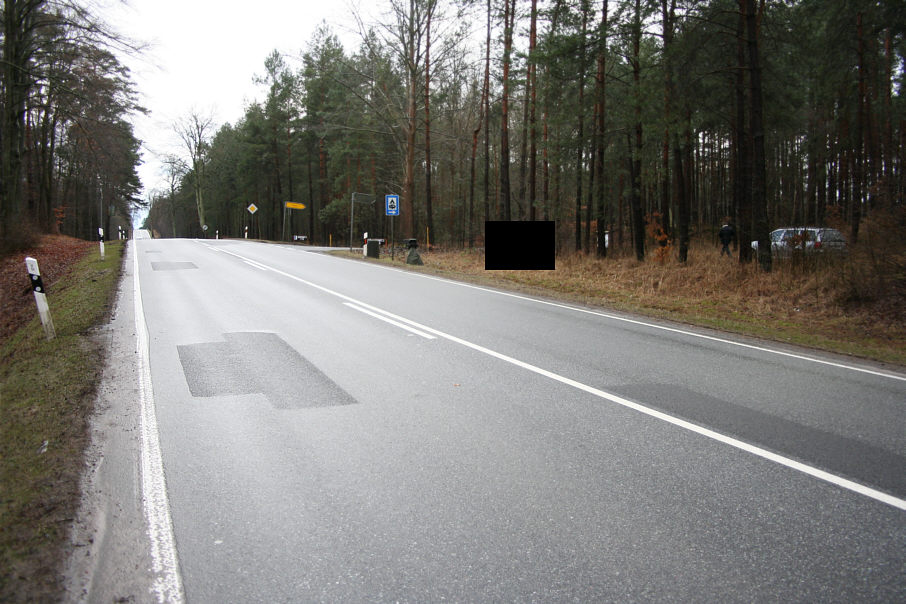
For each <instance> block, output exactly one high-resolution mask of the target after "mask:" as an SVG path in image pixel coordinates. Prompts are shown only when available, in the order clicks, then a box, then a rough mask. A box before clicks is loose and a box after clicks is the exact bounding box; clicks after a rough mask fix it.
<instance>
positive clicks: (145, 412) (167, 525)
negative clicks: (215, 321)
mask: <svg viewBox="0 0 906 604" xmlns="http://www.w3.org/2000/svg"><path fill="white" fill-rule="evenodd" d="M133 256H134V258H135V265H134V269H133V270H134V273H135V274H134V276H133V283H134V288H133V297H134V300H135V331H136V339H137V344H138V364H139V367H138V369H139V378H138V384H139V396H140V398H141V420H142V423H141V437H142V450H141V472H142V504H143V507H144V510H145V519H146V521H147V523H148V537H149V538H150V540H151V562H152V570H153V571H154V573H155V575H156V577H155V578H154V581H153V583H152V586H151V590H152V592H153V593H154V594H155V596H156V597H157V601H158V602H162V603H164V602H167V603H170V602H172V603H175V604H178V603H181V602H184V601H185V595H184V593H183V586H182V580H181V579H180V576H179V558H178V556H177V554H176V542H175V537H174V535H173V521H172V519H171V517H170V504H169V501H168V499H167V483H166V479H165V478H164V463H163V458H162V457H161V451H160V434H159V433H158V430H157V416H156V414H155V411H154V390H153V388H152V384H151V364H150V344H149V338H148V326H147V324H146V323H145V311H144V307H143V305H142V291H141V285H140V283H139V274H138V271H139V267H138V246H137V244H133Z"/></svg>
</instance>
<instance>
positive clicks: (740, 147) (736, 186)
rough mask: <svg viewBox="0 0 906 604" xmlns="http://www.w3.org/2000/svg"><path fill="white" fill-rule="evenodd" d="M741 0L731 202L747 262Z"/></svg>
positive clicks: (741, 7) (749, 253)
mask: <svg viewBox="0 0 906 604" xmlns="http://www.w3.org/2000/svg"><path fill="white" fill-rule="evenodd" d="M744 2H745V0H739V19H738V20H737V26H736V61H737V67H736V89H735V93H736V95H735V98H736V122H735V132H734V134H735V138H734V141H735V148H734V154H733V160H734V162H735V163H734V166H735V170H734V179H733V203H734V205H735V206H736V221H737V228H736V234H737V238H738V240H739V242H740V245H739V262H740V263H741V264H748V263H749V262H751V261H752V248H751V247H750V246H749V245H748V243H749V241H751V240H752V233H753V229H752V185H751V174H752V165H751V163H750V159H749V157H750V153H749V131H748V128H747V127H746V89H745V83H746V82H745V80H746V75H745V74H746V44H745V7H744V5H743V3H744Z"/></svg>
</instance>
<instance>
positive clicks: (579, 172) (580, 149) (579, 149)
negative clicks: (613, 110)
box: [576, 0, 589, 252]
mask: <svg viewBox="0 0 906 604" xmlns="http://www.w3.org/2000/svg"><path fill="white" fill-rule="evenodd" d="M588 10H589V7H588V0H582V37H581V38H580V40H579V43H580V48H579V107H578V114H579V122H578V125H577V127H578V130H579V131H578V136H577V137H576V139H577V140H576V251H577V252H579V251H581V250H582V177H583V176H584V174H583V173H584V172H585V167H584V161H583V159H584V158H583V155H584V152H585V36H586V34H587V33H588Z"/></svg>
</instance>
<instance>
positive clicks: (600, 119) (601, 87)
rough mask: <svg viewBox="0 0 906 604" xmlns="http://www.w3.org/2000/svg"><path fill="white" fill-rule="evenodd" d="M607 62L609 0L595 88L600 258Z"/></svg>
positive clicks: (601, 251)
mask: <svg viewBox="0 0 906 604" xmlns="http://www.w3.org/2000/svg"><path fill="white" fill-rule="evenodd" d="M606 62H607V0H602V2H601V27H600V30H599V32H598V69H597V72H596V75H595V90H596V97H597V103H596V104H595V114H596V116H597V118H596V120H595V124H596V127H597V130H596V132H595V138H596V141H597V145H596V146H597V148H598V153H597V155H596V157H595V187H596V189H595V191H596V199H595V207H596V208H597V210H596V217H597V233H596V239H597V255H598V257H599V258H604V257H605V256H607V225H606V222H605V218H604V214H605V211H604V152H605V147H604V135H605V132H606V131H607V130H606V117H607V112H606V109H607V95H606V92H607V87H606V80H605V76H606V69H605V67H606Z"/></svg>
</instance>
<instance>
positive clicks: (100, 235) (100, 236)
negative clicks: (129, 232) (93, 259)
mask: <svg viewBox="0 0 906 604" xmlns="http://www.w3.org/2000/svg"><path fill="white" fill-rule="evenodd" d="M98 242H99V243H100V244H101V260H103V259H104V229H102V228H101V227H98ZM35 266H37V265H35Z"/></svg>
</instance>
